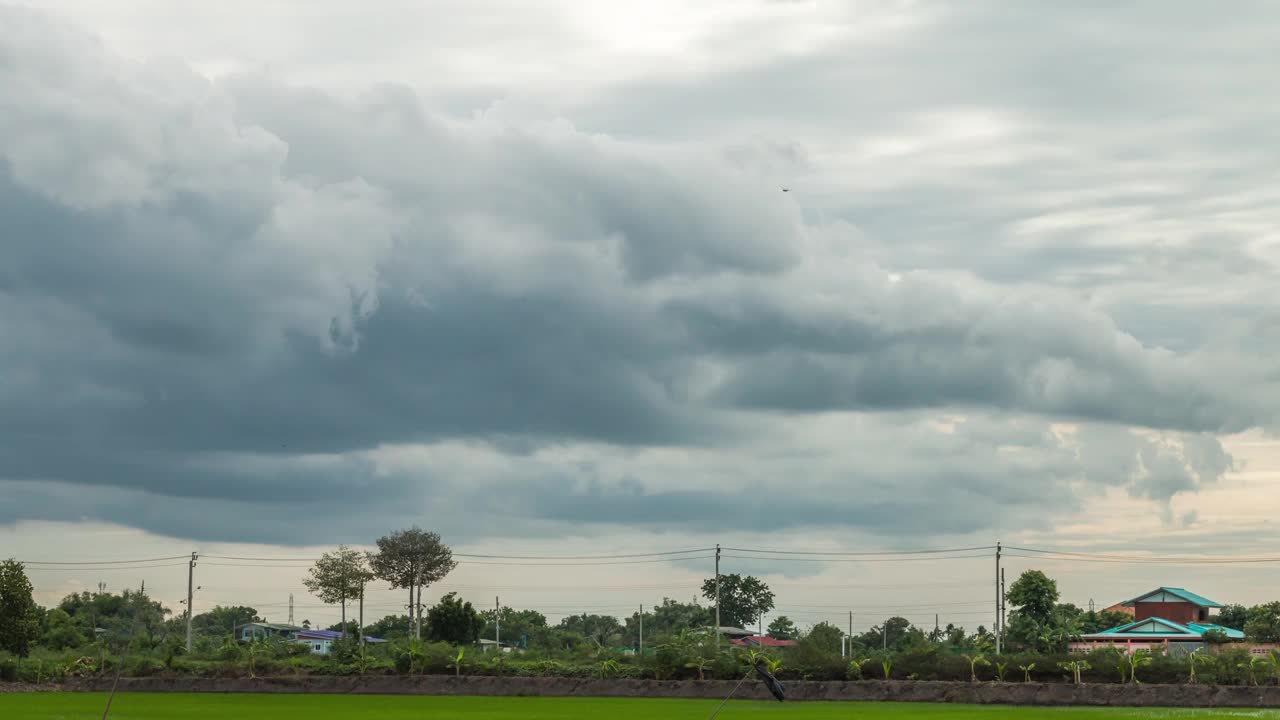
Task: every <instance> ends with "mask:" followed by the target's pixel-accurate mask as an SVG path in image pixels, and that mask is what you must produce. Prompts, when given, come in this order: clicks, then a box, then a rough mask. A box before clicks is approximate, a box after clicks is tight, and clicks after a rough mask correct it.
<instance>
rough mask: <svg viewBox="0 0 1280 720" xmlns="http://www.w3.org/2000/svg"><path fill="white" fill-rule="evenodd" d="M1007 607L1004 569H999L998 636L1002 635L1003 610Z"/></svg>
mask: <svg viewBox="0 0 1280 720" xmlns="http://www.w3.org/2000/svg"><path fill="white" fill-rule="evenodd" d="M1008 607H1009V601H1008V600H1006V599H1005V589H1004V568H1000V635H1001V636H1002V637H1003V635H1004V622H1005V616H1004V615H1005V610H1006V609H1007V608H1008Z"/></svg>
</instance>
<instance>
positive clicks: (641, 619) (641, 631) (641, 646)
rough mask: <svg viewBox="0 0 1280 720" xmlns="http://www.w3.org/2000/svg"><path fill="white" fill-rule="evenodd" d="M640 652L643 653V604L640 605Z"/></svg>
mask: <svg viewBox="0 0 1280 720" xmlns="http://www.w3.org/2000/svg"><path fill="white" fill-rule="evenodd" d="M640 654H641V655H644V605H641V606H640Z"/></svg>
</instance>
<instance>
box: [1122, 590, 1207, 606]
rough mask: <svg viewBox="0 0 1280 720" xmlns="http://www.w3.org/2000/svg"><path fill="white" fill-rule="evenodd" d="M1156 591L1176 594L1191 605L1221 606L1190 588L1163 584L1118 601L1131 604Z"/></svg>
mask: <svg viewBox="0 0 1280 720" xmlns="http://www.w3.org/2000/svg"><path fill="white" fill-rule="evenodd" d="M1158 592H1165V593H1168V594H1170V595H1176V596H1177V597H1180V598H1182V599H1183V600H1186V601H1187V602H1189V603H1192V604H1193V605H1199V606H1200V607H1210V608H1220V607H1223V606H1222V605H1221V604H1219V603H1216V602H1214V601H1212V600H1210V599H1209V598H1206V597H1204V596H1202V595H1197V594H1195V593H1193V592H1191V591H1190V590H1186V589H1183V588H1176V587H1164V586H1160V587H1158V588H1156V589H1155V590H1152V591H1151V592H1145V593H1142V594H1141V595H1139V596H1138V597H1136V598H1134V599H1132V600H1125V601H1124V602H1122V603H1120V604H1121V605H1133V604H1134V603H1136V602H1138V601H1139V600H1141V599H1142V598H1144V597H1148V596H1150V595H1154V594H1156V593H1158Z"/></svg>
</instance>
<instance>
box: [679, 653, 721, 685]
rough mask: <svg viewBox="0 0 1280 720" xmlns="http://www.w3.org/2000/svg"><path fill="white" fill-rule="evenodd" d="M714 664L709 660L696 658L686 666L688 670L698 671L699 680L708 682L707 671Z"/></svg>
mask: <svg viewBox="0 0 1280 720" xmlns="http://www.w3.org/2000/svg"><path fill="white" fill-rule="evenodd" d="M713 664H714V663H713V661H712V660H709V659H707V658H704V657H695V658H694V659H692V660H690V661H689V662H687V663H685V664H684V666H685V667H687V668H692V669H694V670H697V671H698V679H699V680H706V679H707V676H706V670H707V668H709V667H711V666H712V665H713Z"/></svg>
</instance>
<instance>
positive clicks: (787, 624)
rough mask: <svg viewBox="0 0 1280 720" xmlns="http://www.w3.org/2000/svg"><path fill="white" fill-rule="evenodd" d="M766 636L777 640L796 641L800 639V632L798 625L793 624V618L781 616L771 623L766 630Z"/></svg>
mask: <svg viewBox="0 0 1280 720" xmlns="http://www.w3.org/2000/svg"><path fill="white" fill-rule="evenodd" d="M765 634H766V635H768V636H769V637H771V638H774V639H777V640H795V639H796V638H798V637H800V631H799V630H797V629H796V624H795V623H793V622H791V618H789V617H787V616H786V615H779V616H778V617H776V618H774V619H773V622H771V623H769V627H768V628H767V629H766V630H765Z"/></svg>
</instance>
